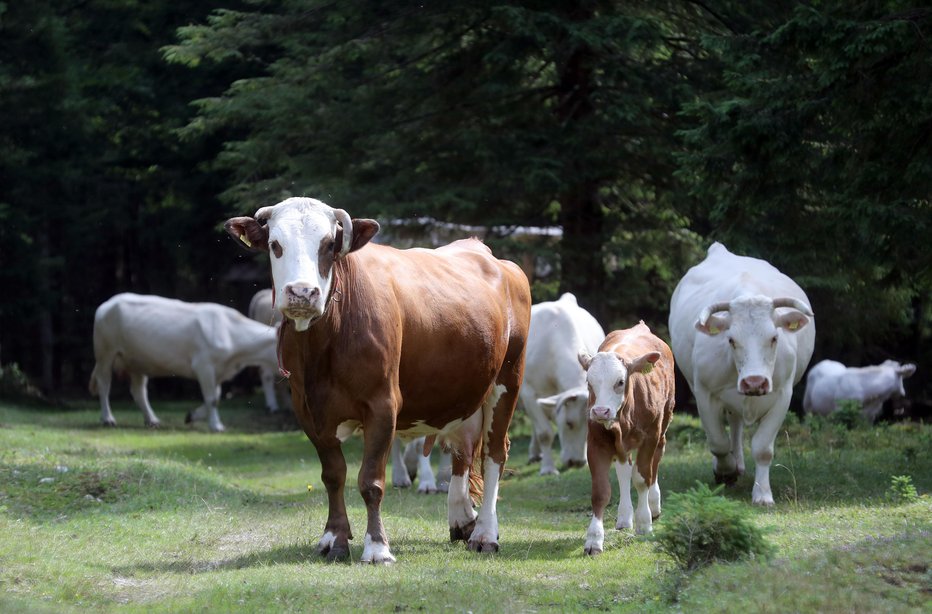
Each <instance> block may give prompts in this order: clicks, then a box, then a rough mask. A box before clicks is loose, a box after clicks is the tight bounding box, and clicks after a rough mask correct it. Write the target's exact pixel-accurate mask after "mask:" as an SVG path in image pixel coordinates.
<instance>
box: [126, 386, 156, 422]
mask: <svg viewBox="0 0 932 614" xmlns="http://www.w3.org/2000/svg"><path fill="white" fill-rule="evenodd" d="M148 381H149V378H148V377H146V376H145V375H139V374H136V373H133V374H132V375H131V376H130V383H129V390H130V394H132V395H133V400H134V401H136V406H137V407H139V410H140V411H141V412H142V416H143V420H144V421H145V423H146V426H151V427H157V426H159V425H160V424H161V422H159V419H158V418H157V417H156V415H155V412H154V411H152V406H151V405H150V404H149V394H148V392H147V391H146V385H147V383H148Z"/></svg>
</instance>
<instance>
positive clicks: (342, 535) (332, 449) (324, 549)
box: [313, 441, 353, 562]
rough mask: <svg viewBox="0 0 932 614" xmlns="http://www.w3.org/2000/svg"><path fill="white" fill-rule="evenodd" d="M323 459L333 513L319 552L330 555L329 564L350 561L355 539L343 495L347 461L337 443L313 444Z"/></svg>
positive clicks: (318, 547) (323, 475)
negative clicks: (351, 547) (350, 542)
mask: <svg viewBox="0 0 932 614" xmlns="http://www.w3.org/2000/svg"><path fill="white" fill-rule="evenodd" d="M313 443H314V447H315V448H317V456H318V457H320V464H321V472H320V477H321V480H322V481H323V483H324V487H325V488H326V489H327V500H328V503H329V512H328V515H327V524H326V525H325V526H324V534H323V536H322V537H321V538H320V541H319V542H318V543H317V552H318V554H321V555H326V556H327V560H328V561H330V562H333V561H342V560H348V559H349V555H350V551H349V540H351V539H353V534H352V532H351V531H350V524H349V517H347V515H346V503H345V501H344V498H343V491H344V488H345V485H346V459H345V458H344V457H343V450H342V449H341V448H340V443H339V442H338V441H337V442H335V443H333V444H332V445H324V444H321V443H318V442H316V441H315V442H313Z"/></svg>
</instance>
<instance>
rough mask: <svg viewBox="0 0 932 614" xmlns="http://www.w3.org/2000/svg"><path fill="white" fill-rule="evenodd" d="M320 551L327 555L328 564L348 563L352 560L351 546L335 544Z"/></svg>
mask: <svg viewBox="0 0 932 614" xmlns="http://www.w3.org/2000/svg"><path fill="white" fill-rule="evenodd" d="M318 551H319V552H320V554H321V555H326V557H327V562H328V563H348V562H349V560H350V551H349V545H343V544H333V545H332V546H328V547H326V548H322V549H319V550H318Z"/></svg>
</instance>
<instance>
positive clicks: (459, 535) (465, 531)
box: [450, 520, 476, 542]
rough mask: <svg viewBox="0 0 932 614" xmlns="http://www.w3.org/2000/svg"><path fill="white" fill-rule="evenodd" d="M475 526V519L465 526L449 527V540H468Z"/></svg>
mask: <svg viewBox="0 0 932 614" xmlns="http://www.w3.org/2000/svg"><path fill="white" fill-rule="evenodd" d="M475 528H476V521H475V520H473V521H472V522H470V523H469V524H467V525H466V526H465V527H450V541H451V542H464V541H468V540H469V538H470V536H472V532H473V529H475Z"/></svg>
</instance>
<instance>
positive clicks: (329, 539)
mask: <svg viewBox="0 0 932 614" xmlns="http://www.w3.org/2000/svg"><path fill="white" fill-rule="evenodd" d="M336 541H337V536H336V535H334V534H333V533H332V532H330V531H327V532H326V533H324V536H323V537H321V538H320V541H319V542H317V553H318V554H326V553H327V552H329V551H330V548H332V547H333V544H334V542H336Z"/></svg>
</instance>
